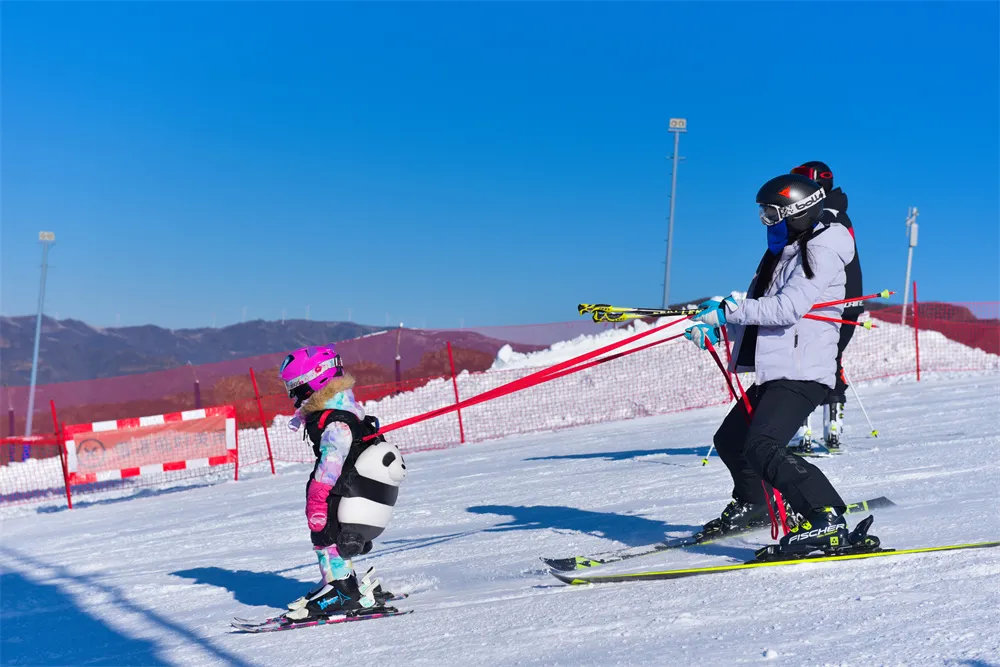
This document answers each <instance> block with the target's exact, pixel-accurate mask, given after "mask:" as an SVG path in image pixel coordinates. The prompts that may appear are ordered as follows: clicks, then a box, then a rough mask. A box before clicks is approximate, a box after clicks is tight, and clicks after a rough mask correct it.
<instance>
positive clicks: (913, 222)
mask: <svg viewBox="0 0 1000 667" xmlns="http://www.w3.org/2000/svg"><path fill="white" fill-rule="evenodd" d="M919 214H920V211H918V210H917V207H916V206H911V207H910V208H909V210H908V211H907V213H906V238H907V239H908V240H909V244H910V251H909V252H908V253H907V256H906V282H905V283H904V285H905V286H904V288H903V319H901V320H900V321H899V323H900V324H906V304H907V303H908V302H909V301H910V270H911V269H912V268H913V249H914V248H916V247H917V216H918V215H919Z"/></svg>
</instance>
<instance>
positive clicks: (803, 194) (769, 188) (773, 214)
mask: <svg viewBox="0 0 1000 667" xmlns="http://www.w3.org/2000/svg"><path fill="white" fill-rule="evenodd" d="M825 198H826V192H824V191H823V188H822V187H820V185H819V183H817V182H816V181H814V180H811V179H809V178H806V177H805V176H802V175H801V174H782V175H781V176H775V177H774V178H772V179H771V180H769V181H768V182H767V183H765V184H764V185H762V186H761V188H760V190H758V191H757V203H758V204H760V221H761V222H763V223H764V224H765V225H768V226H771V225H776V224H778V223H780V222H781V221H782V220H785V221H786V222H787V224H788V227H789V229H790V230H792V231H794V232H804V231H805V230H807V229H809V228H810V227H812V224H813V223H814V222H815V221H816V219H817V218H818V217H819V214H820V213H821V212H822V211H823V199H825Z"/></svg>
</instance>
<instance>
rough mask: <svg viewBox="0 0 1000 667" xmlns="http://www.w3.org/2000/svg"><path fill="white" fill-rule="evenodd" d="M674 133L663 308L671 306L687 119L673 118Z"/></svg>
mask: <svg viewBox="0 0 1000 667" xmlns="http://www.w3.org/2000/svg"><path fill="white" fill-rule="evenodd" d="M669 131H670V132H673V133H674V169H673V173H672V174H671V177H670V221H669V222H668V223H667V265H666V268H664V270H663V307H664V308H666V307H667V306H669V305H670V251H671V250H672V248H673V243H674V203H675V202H676V201H677V161H678V160H679V159H680V145H681V132H687V118H671V119H670V130H669Z"/></svg>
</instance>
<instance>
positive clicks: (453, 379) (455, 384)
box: [448, 341, 465, 444]
mask: <svg viewBox="0 0 1000 667" xmlns="http://www.w3.org/2000/svg"><path fill="white" fill-rule="evenodd" d="M448 364H449V365H450V366H451V386H452V387H454V388H455V405H458V404H459V403H461V401H460V400H459V398H458V379H457V378H456V377H455V357H454V356H453V355H452V353H451V341H448ZM455 412H457V413H458V442H459V443H460V444H465V428H464V427H463V426H462V411H461V410H456V411H455Z"/></svg>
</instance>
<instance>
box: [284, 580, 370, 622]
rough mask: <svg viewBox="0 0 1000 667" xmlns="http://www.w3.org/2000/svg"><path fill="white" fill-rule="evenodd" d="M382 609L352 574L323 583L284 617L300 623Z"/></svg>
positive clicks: (363, 613) (360, 614)
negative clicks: (359, 585) (362, 589)
mask: <svg viewBox="0 0 1000 667" xmlns="http://www.w3.org/2000/svg"><path fill="white" fill-rule="evenodd" d="M296 602H298V600H296ZM292 604H295V603H292ZM382 609H384V607H382V606H380V605H379V604H378V603H376V602H375V598H374V597H373V596H372V594H371V591H370V590H369V591H368V592H367V593H363V592H362V591H361V589H360V588H359V587H358V580H357V578H356V577H355V576H354V575H353V574H352V575H351V576H349V577H347V578H346V579H337V580H336V581H333V582H331V583H329V584H326V585H324V586H323V587H322V588H321V589H319V591H318V592H316V594H314V595H312V596H311V597H310V598H309V599H308V600H306V603H305V604H304V605H302V606H300V607H298V608H296V609H293V610H291V611H289V612H288V613H286V614H285V618H287V619H289V620H291V621H295V622H296V623H301V622H302V621H312V620H316V619H320V618H328V617H330V616H341V615H344V616H362V615H365V614H371V613H375V612H377V611H380V610H382Z"/></svg>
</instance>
